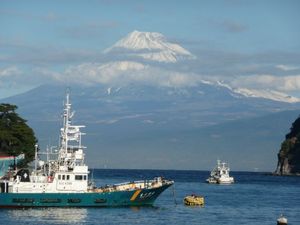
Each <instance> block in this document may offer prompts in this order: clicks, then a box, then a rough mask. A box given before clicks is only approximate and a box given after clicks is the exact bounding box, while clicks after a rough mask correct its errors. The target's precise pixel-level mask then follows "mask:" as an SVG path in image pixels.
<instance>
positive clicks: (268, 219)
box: [0, 170, 300, 225]
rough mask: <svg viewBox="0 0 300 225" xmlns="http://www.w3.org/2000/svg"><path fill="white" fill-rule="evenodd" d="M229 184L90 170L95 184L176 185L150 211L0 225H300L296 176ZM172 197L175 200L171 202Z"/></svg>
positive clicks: (22, 218)
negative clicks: (200, 199) (155, 180)
mask: <svg viewBox="0 0 300 225" xmlns="http://www.w3.org/2000/svg"><path fill="white" fill-rule="evenodd" d="M231 174H232V175H233V176H234V177H235V180H236V183H235V184H233V185H225V186H224V185H222V186H221V185H212V184H206V183H204V181H205V179H206V178H207V176H208V175H209V172H204V171H159V170H94V171H93V176H94V180H95V182H96V184H97V185H105V184H113V183H120V182H124V181H133V180H139V179H144V178H152V177H154V176H164V177H166V178H171V179H173V180H175V185H174V189H173V188H172V187H171V188H169V189H167V190H166V191H165V192H164V193H163V194H162V195H161V196H160V197H159V198H158V199H157V200H156V202H155V204H154V206H153V207H139V208H136V207H131V208H130V207H129V208H126V207H123V208H122V207H120V208H45V209H1V210H0V224H7V225H9V224H14V225H19V224H26V225H35V224H38V225H43V224H86V225H90V224H143V225H145V224H206V225H218V224H220V225H221V224H222V225H226V224H230V225H232V224H237V225H241V224H249V225H250V224H251V225H252V224H253V225H256V224H257V225H274V224H276V219H277V218H278V217H279V215H280V214H282V213H283V214H284V215H285V216H286V217H287V218H288V221H289V225H300V177H274V176H268V175H265V174H262V173H247V172H232V173H231ZM174 192H175V198H174ZM192 193H194V194H199V195H203V196H204V197H205V206H204V207H203V208H201V207H187V206H184V205H183V203H182V200H183V198H184V197H185V196H186V195H188V194H192Z"/></svg>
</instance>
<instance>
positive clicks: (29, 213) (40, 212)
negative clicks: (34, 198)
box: [8, 208, 87, 224]
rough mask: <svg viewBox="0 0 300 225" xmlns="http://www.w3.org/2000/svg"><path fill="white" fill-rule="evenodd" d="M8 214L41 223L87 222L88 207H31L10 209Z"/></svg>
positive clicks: (15, 217) (14, 218) (13, 217)
mask: <svg viewBox="0 0 300 225" xmlns="http://www.w3.org/2000/svg"><path fill="white" fill-rule="evenodd" d="M8 216H9V217H11V219H13V220H18V221H23V222H25V223H28V224H30V222H33V221H34V222H35V223H36V222H40V223H41V224H45V223H47V224H76V223H82V222H85V220H86V218H87V209H85V208H41V209H40V208H31V209H18V210H9V211H8Z"/></svg>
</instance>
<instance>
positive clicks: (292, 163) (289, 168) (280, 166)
mask: <svg viewBox="0 0 300 225" xmlns="http://www.w3.org/2000/svg"><path fill="white" fill-rule="evenodd" d="M277 156H278V163H277V168H276V171H275V172H274V174H275V175H300V117H298V118H297V119H296V120H295V122H294V123H293V124H292V127H291V131H290V132H289V133H288V134H287V135H286V136H285V140H284V141H283V142H282V144H281V149H280V151H279V153H278V155H277Z"/></svg>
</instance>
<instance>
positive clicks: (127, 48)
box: [104, 31, 196, 63]
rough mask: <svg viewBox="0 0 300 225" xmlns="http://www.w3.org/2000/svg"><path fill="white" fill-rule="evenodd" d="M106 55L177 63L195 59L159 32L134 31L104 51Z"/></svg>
mask: <svg viewBox="0 0 300 225" xmlns="http://www.w3.org/2000/svg"><path fill="white" fill-rule="evenodd" d="M104 53H105V54H114V53H118V54H125V55H127V56H133V57H138V58H142V59H145V60H150V61H154V62H164V63H175V62H177V61H179V60H185V59H195V58H196V57H195V56H194V55H193V54H192V53H190V52H189V51H188V50H186V49H184V48H183V47H181V46H180V45H178V44H176V43H171V42H168V41H167V39H166V37H165V36H164V35H162V34H161V33H157V32H140V31H133V32H131V33H129V34H128V35H127V36H126V37H124V38H122V39H121V40H119V41H118V42H116V43H115V44H114V45H113V46H112V47H110V48H108V49H106V50H104Z"/></svg>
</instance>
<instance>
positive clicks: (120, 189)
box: [0, 93, 174, 207]
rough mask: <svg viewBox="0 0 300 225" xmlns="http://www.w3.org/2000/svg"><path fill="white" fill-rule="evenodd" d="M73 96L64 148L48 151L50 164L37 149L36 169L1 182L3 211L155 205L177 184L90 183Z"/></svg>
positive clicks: (65, 124)
mask: <svg viewBox="0 0 300 225" xmlns="http://www.w3.org/2000/svg"><path fill="white" fill-rule="evenodd" d="M73 115H74V114H73V112H72V111H71V104H70V101H69V94H68V93H67V95H66V101H65V104H64V111H63V127H62V128H61V130H60V145H59V147H58V148H57V149H56V151H55V150H54V151H52V150H51V151H50V150H47V151H46V152H45V153H44V154H45V155H46V160H44V161H42V160H38V158H39V155H40V154H41V153H38V146H37V145H36V146H35V161H34V169H33V170H32V172H29V170H28V169H21V170H18V171H11V172H9V173H7V174H6V176H4V177H3V178H2V179H1V180H0V187H1V188H0V191H1V193H0V207H104V206H142V205H152V204H153V202H154V201H155V199H156V198H157V197H158V196H159V195H160V194H161V193H162V192H163V191H164V190H165V189H167V188H168V187H170V186H171V185H172V184H173V183H174V181H172V180H166V179H164V178H162V177H157V178H154V179H152V180H142V181H134V182H126V183H121V184H115V185H107V186H104V187H96V186H95V185H94V183H93V182H91V180H90V179H89V178H90V177H89V169H88V166H87V165H86V164H85V153H84V150H85V147H84V146H83V145H82V143H81V137H82V135H84V133H82V132H81V131H80V129H81V128H83V127H84V126H78V125H73V124H72V117H73Z"/></svg>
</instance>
